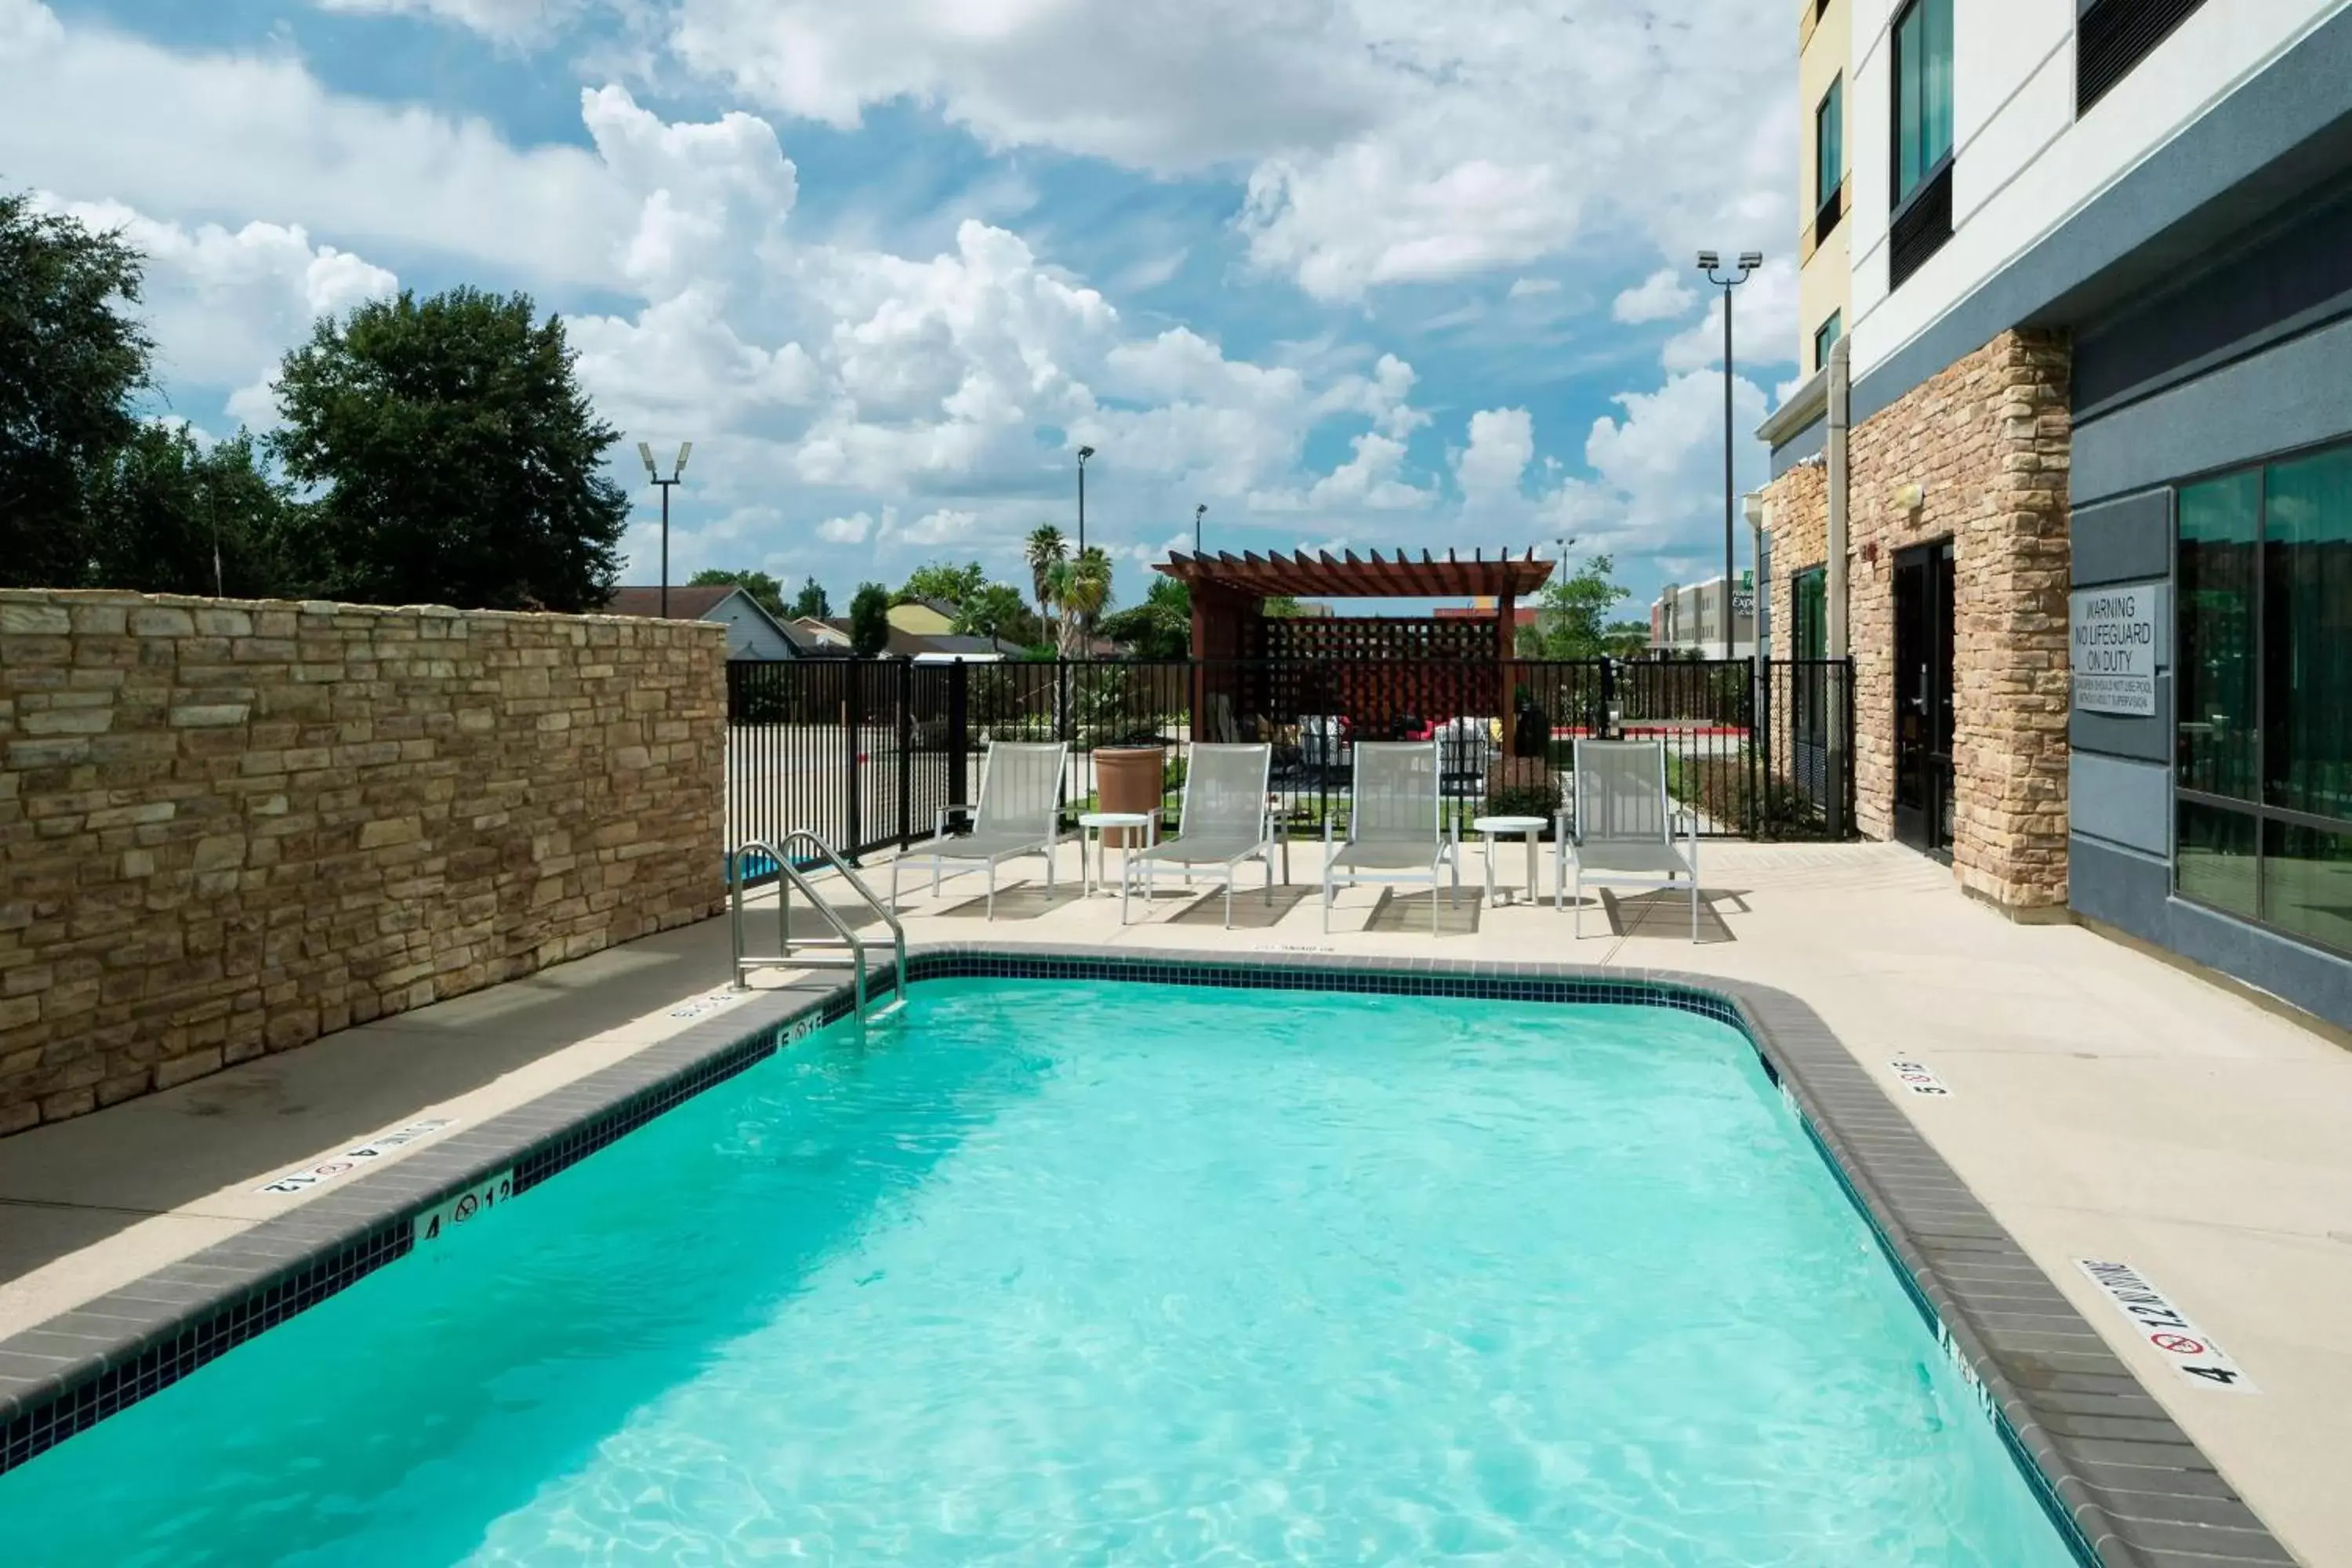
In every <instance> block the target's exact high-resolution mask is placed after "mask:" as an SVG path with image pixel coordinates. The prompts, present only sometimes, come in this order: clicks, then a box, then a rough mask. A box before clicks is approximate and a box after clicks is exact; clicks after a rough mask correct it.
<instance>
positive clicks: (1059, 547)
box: [1021, 522, 1070, 623]
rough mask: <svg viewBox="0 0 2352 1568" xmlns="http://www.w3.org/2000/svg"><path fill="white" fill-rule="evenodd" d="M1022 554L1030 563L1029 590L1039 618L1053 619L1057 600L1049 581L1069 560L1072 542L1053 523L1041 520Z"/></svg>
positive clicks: (1033, 530) (1025, 542) (1032, 531)
mask: <svg viewBox="0 0 2352 1568" xmlns="http://www.w3.org/2000/svg"><path fill="white" fill-rule="evenodd" d="M1021 553H1022V555H1023V557H1024V559H1026V560H1027V561H1028V563H1029V591H1030V595H1031V596H1032V597H1034V599H1035V600H1036V601H1037V619H1038V620H1039V621H1040V622H1041V623H1042V622H1045V621H1049V620H1051V619H1053V616H1054V599H1053V595H1051V594H1050V593H1049V592H1047V586H1048V581H1049V579H1050V578H1051V577H1052V576H1053V572H1054V568H1055V566H1058V565H1060V564H1061V563H1062V562H1064V561H1065V560H1066V559H1068V557H1069V553H1070V546H1069V542H1068V541H1066V540H1065V539H1064V538H1063V537H1062V531H1061V530H1060V529H1058V528H1055V526H1054V525H1053V524H1052V523H1050V522H1047V523H1041V524H1039V525H1038V526H1037V527H1035V528H1033V529H1031V530H1030V531H1029V537H1028V539H1027V540H1025V541H1024V542H1023V544H1022V549H1021Z"/></svg>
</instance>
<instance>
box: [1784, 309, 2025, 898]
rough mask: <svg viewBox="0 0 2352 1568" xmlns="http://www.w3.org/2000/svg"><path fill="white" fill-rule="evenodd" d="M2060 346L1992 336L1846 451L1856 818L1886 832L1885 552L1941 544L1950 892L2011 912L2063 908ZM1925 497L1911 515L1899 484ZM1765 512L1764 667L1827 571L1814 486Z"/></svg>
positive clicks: (1824, 530) (1888, 564) (1866, 827)
mask: <svg viewBox="0 0 2352 1568" xmlns="http://www.w3.org/2000/svg"><path fill="white" fill-rule="evenodd" d="M2070 361H2071V354H2070V351H2069V348H2068V345H2067V343H2066V342H2065V340H2064V339H2063V337H2060V336H2057V335H2054V334H2050V333H2042V332H2024V331H2015V332H2004V333H2003V334H2001V335H2000V337H1998V338H1996V339H1994V340H1993V341H1992V342H1990V343H1988V344H1986V345H1985V346H1984V347H1983V348H1981V349H1979V350H1978V351H1977V352H1976V353H1972V354H1970V355H1969V356H1968V357H1967V358H1965V359H1962V360H1959V361H1958V362H1956V363H1953V364H1951V365H1949V366H1948V367H1947V368H1946V369H1945V370H1944V371H1943V372H1942V374H1938V375H1937V376H1936V377H1935V378H1934V379H1933V380H1931V381H1929V382H1927V383H1926V384H1923V385H1921V386H1918V387H1916V388H1914V389H1913V390H1912V391H1911V392H1910V393H1909V394H1908V395H1906V396H1905V397H1903V398H1902V399H1901V400H1900V401H1898V402H1897V403H1895V405H1893V406H1891V407H1888V408H1885V409H1883V410H1881V411H1880V412H1879V413H1877V414H1875V415H1874V416H1872V417H1871V418H1869V419H1868V420H1866V421H1864V423H1863V424H1862V425H1860V426H1857V427H1856V428H1855V429H1854V430H1853V434H1852V436H1851V437H1850V438H1849V442H1848V460H1847V472H1848V481H1847V517H1846V531H1847V544H1848V563H1847V572H1848V584H1847V595H1848V597H1847V604H1848V606H1849V617H1848V618H1849V637H1850V638H1851V641H1852V646H1853V657H1854V729H1855V746H1854V797H1855V804H1854V815H1855V817H1856V821H1857V825H1858V826H1860V827H1861V829H1862V831H1863V832H1864V833H1866V834H1869V835H1870V836H1872V837H1880V838H1884V837H1890V836H1891V835H1892V834H1893V832H1894V826H1895V731H1894V719H1895V669H1894V658H1893V654H1894V647H1895V583H1894V571H1895V552H1897V551H1900V550H1903V549H1905V548H1906V547H1908V546H1910V545H1913V544H1924V543H1927V542H1933V541H1936V540H1939V539H1945V538H1948V539H1950V540H1951V541H1952V542H1953V570H1954V574H1955V583H1954V588H1953V607H1954V621H1955V629H1954V637H1953V649H1952V677H1953V686H1954V699H1953V700H1954V738H1953V773H1954V778H1955V783H1956V788H1955V802H1954V811H1953V818H1954V820H1953V844H1952V866H1953V870H1954V872H1955V873H1956V875H1957V876H1958V879H1959V880H1960V883H1961V885H1962V886H1964V887H1966V888H1967V889H1969V890H1970V891H1971V892H1974V893H1977V894H1979V895H1981V896H1982V897H1984V898H1987V899H1989V900H1992V901H1993V902H1995V903H1998V904H2000V906H2002V907H2003V908H2004V909H2007V910H2011V911H2012V912H2016V913H2020V914H2029V915H2030V914H2034V913H2038V912H2040V911H2042V910H2061V909H2063V907H2064V905H2065V902H2066V700H2067V687H2066V584H2067V535H2066V469H2067V454H2068V449H2069V445H2070V441H2071V427H2070V420H2069V416H2068V412H2067V409H2068V402H2067V397H2068V388H2067V374H2068V367H2069V364H2070ZM1906 484H1917V485H1919V486H1921V487H1922V488H1923V491H1924V493H1923V495H1922V498H1921V505H1920V508H1919V510H1918V511H1917V512H1916V513H1914V512H1910V511H1908V510H1905V509H1903V508H1901V507H1899V506H1898V505H1897V504H1896V500H1895V490H1896V489H1897V487H1899V486H1902V485H1906ZM1766 500H1767V501H1768V503H1769V505H1770V507H1771V519H1772V540H1773V545H1772V574H1773V578H1774V582H1773V585H1772V592H1773V595H1774V603H1773V626H1774V628H1775V630H1774V634H1773V635H1774V638H1775V642H1776V649H1775V651H1776V652H1779V653H1781V654H1783V655H1785V654H1786V652H1787V640H1786V639H1787V637H1788V634H1789V628H1790V614H1789V605H1790V579H1791V578H1792V577H1793V576H1794V575H1795V574H1797V573H1799V572H1801V571H1804V570H1806V569H1808V568H1810V567H1812V566H1817V565H1820V564H1822V561H1823V559H1824V554H1825V547H1826V540H1827V537H1828V519H1829V512H1828V499H1827V489H1826V475H1825V473H1824V471H1823V469H1822V468H1821V467H1819V466H1807V467H1802V468H1793V469H1791V470H1790V471H1789V472H1788V473H1785V474H1783V475H1781V476H1780V479H1776V480H1774V481H1773V483H1772V485H1771V486H1770V488H1769V489H1768V490H1767V492H1766Z"/></svg>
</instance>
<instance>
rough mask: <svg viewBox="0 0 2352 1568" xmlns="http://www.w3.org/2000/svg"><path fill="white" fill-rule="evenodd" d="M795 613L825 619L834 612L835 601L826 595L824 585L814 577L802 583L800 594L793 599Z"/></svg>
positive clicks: (814, 618) (795, 614) (815, 618)
mask: <svg viewBox="0 0 2352 1568" xmlns="http://www.w3.org/2000/svg"><path fill="white" fill-rule="evenodd" d="M831 614H833V601H832V600H831V599H828V598H826V597H825V595H824V584H821V583H819V582H818V581H817V580H816V579H815V578H814V577H812V578H810V579H809V580H808V581H807V582H805V583H803V584H801V591H800V594H799V595H798V596H796V597H795V598H794V599H793V615H794V616H809V617H810V618H811V619H813V620H820V621H821V620H823V619H824V618H825V616H829V615H831Z"/></svg>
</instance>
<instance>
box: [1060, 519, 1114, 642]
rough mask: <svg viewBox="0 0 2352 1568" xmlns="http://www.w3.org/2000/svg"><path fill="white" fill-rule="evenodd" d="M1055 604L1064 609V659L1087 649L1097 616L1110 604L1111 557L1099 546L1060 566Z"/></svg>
mask: <svg viewBox="0 0 2352 1568" xmlns="http://www.w3.org/2000/svg"><path fill="white" fill-rule="evenodd" d="M1053 585H1054V598H1055V603H1057V604H1058V605H1061V607H1062V644H1063V657H1064V658H1070V657H1073V654H1074V653H1083V652H1084V651H1085V650H1086V646H1087V637H1088V634H1089V633H1091V632H1092V631H1093V630H1094V622H1095V617H1096V616H1098V615H1100V614H1102V612H1103V610H1104V609H1105V608H1106V607H1108V605H1109V604H1110V557H1109V556H1108V555H1106V554H1104V553H1103V552H1102V550H1101V548H1100V547H1099V546H1097V545H1092V544H1089V545H1087V547H1086V548H1085V549H1084V550H1081V551H1080V552H1078V558H1077V559H1076V561H1071V562H1067V563H1061V564H1058V565H1056V566H1055V572H1054V577H1053Z"/></svg>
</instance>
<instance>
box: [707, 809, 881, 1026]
mask: <svg viewBox="0 0 2352 1568" xmlns="http://www.w3.org/2000/svg"><path fill="white" fill-rule="evenodd" d="M802 845H806V846H807V847H809V848H810V849H812V850H814V851H815V858H818V859H821V860H823V861H824V863H825V864H826V865H828V866H830V867H832V868H833V869H834V870H835V871H836V872H838V873H839V874H840V876H841V879H842V880H843V881H844V882H846V883H847V884H848V885H849V888H850V890H851V891H852V892H854V893H856V895H857V897H858V900H859V901H860V902H862V903H864V904H865V905H866V908H867V909H869V910H873V911H874V912H875V913H876V914H877V915H878V916H879V917H881V921H882V923H883V924H884V925H886V926H887V927H889V928H890V943H891V947H892V950H893V956H894V957H895V959H896V961H897V992H898V994H897V998H896V1000H894V1001H893V1002H892V1003H891V1004H890V1009H895V1008H898V1007H899V1006H902V1005H905V1003H906V1000H907V931H906V928H905V927H904V926H901V925H900V924H899V923H898V916H896V915H894V914H892V913H891V912H890V909H889V906H888V905H887V904H885V903H883V901H882V900H879V899H877V898H876V897H875V896H874V889H871V888H869V887H867V886H866V879H864V878H862V877H860V876H859V875H858V874H857V873H856V872H855V871H853V870H851V869H850V868H849V866H848V864H847V863H846V862H845V861H844V860H843V859H842V858H841V857H840V856H838V855H836V854H835V853H834V852H833V846H831V845H830V844H827V843H826V842H825V841H824V839H822V838H820V837H817V836H816V835H815V834H814V833H812V832H810V831H809V830H808V829H807V828H805V827H803V828H796V829H794V830H793V832H791V833H787V834H786V835H784V837H782V839H781V840H779V841H778V842H777V843H775V844H769V843H766V842H764V841H762V840H761V839H757V838H753V839H749V840H746V841H745V842H744V843H741V844H739V845H737V846H736V847H735V848H734V849H733V850H732V851H731V852H730V854H729V855H728V857H727V902H728V921H729V927H730V934H731V935H732V937H733V939H734V944H735V984H736V985H737V986H738V987H739V988H740V987H741V986H742V984H744V976H746V975H747V974H749V973H751V971H752V970H754V969H772V968H776V967H778V966H789V967H792V968H794V969H848V970H849V971H851V972H852V973H853V974H854V976H855V981H854V984H856V991H857V1021H858V1022H859V1023H860V1024H863V1023H864V1022H865V1021H866V942H865V941H864V940H863V939H862V938H860V937H859V936H858V934H857V931H856V928H854V927H853V926H851V925H850V923H849V922H848V921H845V920H843V919H842V918H841V914H840V912H839V911H838V910H835V909H834V907H833V906H832V905H830V904H828V903H826V902H825V901H824V900H823V899H822V898H820V897H818V896H817V890H816V889H815V888H814V887H812V886H810V884H809V879H808V878H807V877H805V876H803V874H802V872H801V868H799V867H798V866H795V865H793V861H792V857H791V855H790V854H788V853H786V852H787V851H789V850H793V849H795V848H797V847H800V846H802ZM753 854H757V855H761V856H764V857H765V858H766V859H767V862H768V864H770V865H772V866H773V867H775V868H776V944H777V947H778V949H779V951H778V952H772V953H751V954H746V953H745V952H744V951H743V859H744V857H745V856H747V855H753ZM794 888H798V889H800V890H801V892H802V893H803V895H804V896H805V897H806V898H807V899H808V901H809V902H810V903H811V904H812V905H814V907H815V909H816V912H817V913H818V914H819V915H820V916H822V917H824V923H825V924H826V925H828V926H830V927H832V928H833V935H832V936H830V937H817V938H814V939H811V940H804V941H802V942H794V941H793V891H792V890H793V889H794ZM795 948H803V949H806V948H818V949H825V950H830V951H834V952H842V951H846V952H847V953H848V956H847V957H845V958H800V957H796V956H794V953H793V950H794V949H795ZM890 1009H885V1010H886V1011H888V1010H890Z"/></svg>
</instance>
